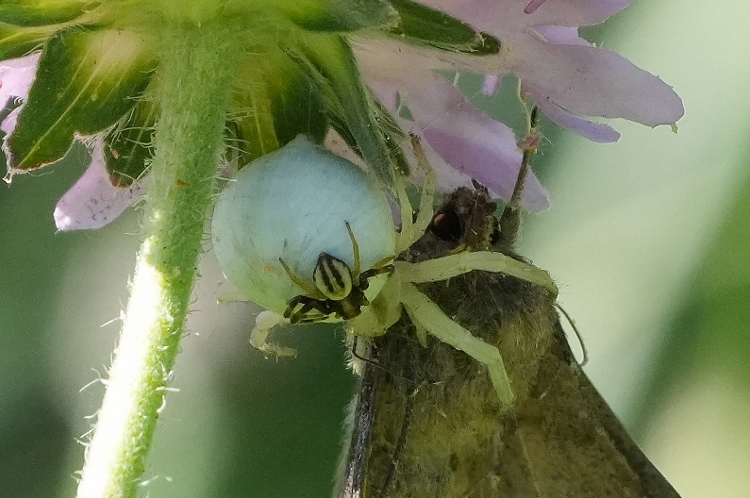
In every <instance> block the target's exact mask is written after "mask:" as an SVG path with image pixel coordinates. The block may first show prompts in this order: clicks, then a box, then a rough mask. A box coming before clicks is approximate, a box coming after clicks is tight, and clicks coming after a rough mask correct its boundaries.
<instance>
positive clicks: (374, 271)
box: [359, 265, 395, 289]
mask: <svg viewBox="0 0 750 498" xmlns="http://www.w3.org/2000/svg"><path fill="white" fill-rule="evenodd" d="M394 269H395V268H394V266H393V265H386V266H381V267H380V268H371V269H369V270H367V271H363V272H362V273H361V274H360V276H359V277H360V282H362V281H367V280H368V279H370V278H372V277H374V276H377V275H382V274H383V273H392V272H393V270H394ZM362 285H364V284H362ZM366 288H367V287H364V289H366Z"/></svg>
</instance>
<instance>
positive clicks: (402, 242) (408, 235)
mask: <svg viewBox="0 0 750 498" xmlns="http://www.w3.org/2000/svg"><path fill="white" fill-rule="evenodd" d="M394 187H395V188H396V200H397V201H398V208H399V211H400V213H401V231H400V232H399V233H398V236H397V237H396V254H401V253H402V252H404V251H405V250H406V249H408V248H409V246H411V245H412V244H413V243H414V241H415V240H416V239H415V238H414V227H413V225H414V221H413V220H412V216H413V213H414V210H413V208H412V206H411V202H410V201H409V195H408V194H407V193H406V177H405V176H403V175H402V174H401V173H395V178H394Z"/></svg>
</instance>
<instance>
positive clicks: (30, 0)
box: [0, 0, 99, 26]
mask: <svg viewBox="0 0 750 498" xmlns="http://www.w3.org/2000/svg"><path fill="white" fill-rule="evenodd" d="M98 3H99V2H93V1H85V0H3V1H2V2H1V3H0V22H4V23H9V24H15V25H17V26H44V25H49V24H56V23H63V22H67V21H72V20H73V19H76V18H77V17H79V16H80V15H81V14H83V13H85V12H86V11H87V10H91V9H93V8H94V7H95V6H96V5H97V4H98Z"/></svg>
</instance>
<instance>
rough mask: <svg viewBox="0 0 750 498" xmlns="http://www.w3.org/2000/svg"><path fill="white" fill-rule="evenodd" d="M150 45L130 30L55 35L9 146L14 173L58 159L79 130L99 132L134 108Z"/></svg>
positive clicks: (148, 68) (149, 68)
mask: <svg viewBox="0 0 750 498" xmlns="http://www.w3.org/2000/svg"><path fill="white" fill-rule="evenodd" d="M148 47H149V43H148V41H147V40H145V39H143V38H140V37H139V35H137V34H134V33H133V32H129V31H117V30H103V31H87V30H83V29H71V30H66V31H62V32H60V33H57V34H56V35H55V36H53V37H52V38H51V39H50V40H49V42H48V43H47V45H46V46H45V48H44V52H43V53H42V57H41V59H40V61H39V68H38V70H37V75H36V80H35V81H34V83H33V85H32V86H31V89H30V91H29V96H28V98H27V100H26V104H25V105H24V107H23V109H22V111H21V112H20V114H19V116H18V121H17V125H16V128H15V130H14V131H13V134H12V135H11V136H10V137H9V138H8V140H7V142H6V145H5V150H6V153H7V155H8V162H9V165H10V170H11V172H13V171H14V170H15V171H23V170H32V169H35V168H39V167H42V166H44V165H46V164H49V163H52V162H54V161H57V160H58V159H60V158H61V157H63V156H64V155H65V153H66V152H67V150H68V149H69V148H70V145H71V144H72V142H73V139H74V137H75V135H76V134H81V135H93V134H95V133H98V132H101V131H103V130H105V129H107V128H109V127H110V126H112V125H113V124H115V123H116V122H117V121H118V120H119V119H121V117H122V116H123V115H124V114H125V113H127V112H128V111H129V110H131V109H132V108H133V106H134V105H135V102H136V99H137V98H138V97H140V96H141V94H142V93H143V91H144V89H145V88H146V86H147V85H148V83H149V80H150V77H151V73H152V72H153V70H154V68H155V67H156V61H155V60H154V59H153V58H152V57H151V54H150V53H149V52H148Z"/></svg>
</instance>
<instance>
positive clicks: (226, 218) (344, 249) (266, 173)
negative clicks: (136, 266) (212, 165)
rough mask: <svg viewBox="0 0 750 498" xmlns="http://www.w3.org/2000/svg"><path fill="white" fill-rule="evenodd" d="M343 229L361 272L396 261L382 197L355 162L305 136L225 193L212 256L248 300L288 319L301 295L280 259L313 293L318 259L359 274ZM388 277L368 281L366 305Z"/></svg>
mask: <svg viewBox="0 0 750 498" xmlns="http://www.w3.org/2000/svg"><path fill="white" fill-rule="evenodd" d="M346 223H349V226H350V227H351V230H352V233H353V235H354V237H355V239H356V241H357V244H358V245H359V250H360V260H361V269H362V271H365V270H368V269H370V268H372V267H374V266H376V265H377V264H382V262H383V261H386V260H389V259H392V258H393V257H394V256H395V251H396V245H395V244H396V231H395V227H394V225H393V215H392V213H391V208H390V205H389V204H388V201H387V199H386V197H385V195H384V194H383V192H382V191H381V190H380V189H379V188H378V187H377V186H376V185H375V184H374V182H373V181H372V180H371V179H370V178H368V177H367V175H366V174H365V173H364V172H363V171H362V170H360V169H359V168H358V167H357V166H355V165H354V164H352V163H351V162H350V161H348V160H346V159H343V158H341V157H339V156H336V155H334V154H331V153H330V152H328V151H327V150H326V149H324V148H322V147H320V146H318V145H315V144H313V143H311V142H310V140H309V139H307V138H305V137H303V136H300V137H298V138H296V139H295V140H293V141H291V142H290V143H288V144H287V145H286V146H284V147H283V148H282V149H280V150H278V151H276V152H274V153H272V154H269V155H267V156H264V157H262V158H261V159H258V160H256V161H254V162H253V163H251V164H249V165H248V166H247V167H245V168H244V169H243V170H242V171H241V172H240V173H239V175H238V176H237V179H236V181H234V182H232V183H231V184H230V185H229V186H228V187H227V188H226V189H224V191H223V192H222V193H221V195H220V196H219V201H218V203H217V205H216V209H215V210H214V216H213V222H212V230H211V232H212V239H213V250H214V254H216V258H217V259H218V260H219V264H220V265H221V268H222V270H223V271H224V274H225V275H226V276H227V278H228V279H229V280H230V281H231V282H232V284H234V286H235V287H237V288H238V290H240V292H241V293H242V295H243V296H244V297H245V298H246V299H248V300H250V301H253V302H254V303H256V304H259V305H260V306H263V307H264V308H266V309H269V310H271V311H274V312H276V313H279V314H283V313H284V311H285V310H286V308H287V304H288V303H289V301H290V300H291V299H292V298H294V297H295V296H298V295H300V294H304V290H303V289H301V288H300V287H299V286H298V285H296V284H295V283H294V282H293V281H292V279H291V278H290V277H289V275H288V274H287V272H286V270H285V269H284V267H283V266H282V265H281V263H280V262H279V258H283V260H284V262H285V263H286V264H287V265H288V266H289V268H290V269H291V271H292V272H293V273H294V274H295V275H296V276H297V277H298V278H300V279H301V280H303V281H304V282H305V283H306V284H308V285H309V286H310V287H314V283H313V272H314V270H315V265H316V263H317V261H318V257H319V256H320V254H321V253H327V254H329V255H331V256H333V257H335V258H338V259H340V260H342V261H344V262H345V263H346V264H347V265H348V266H349V268H354V267H355V261H354V255H353V249H352V242H351V239H350V237H349V234H348V232H347V228H346ZM385 277H386V275H381V276H378V277H374V278H372V279H371V280H370V287H369V288H368V290H367V292H366V294H367V296H368V298H369V299H372V298H374V296H375V295H377V293H378V291H379V290H380V287H381V286H382V284H383V283H384V281H385Z"/></svg>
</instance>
